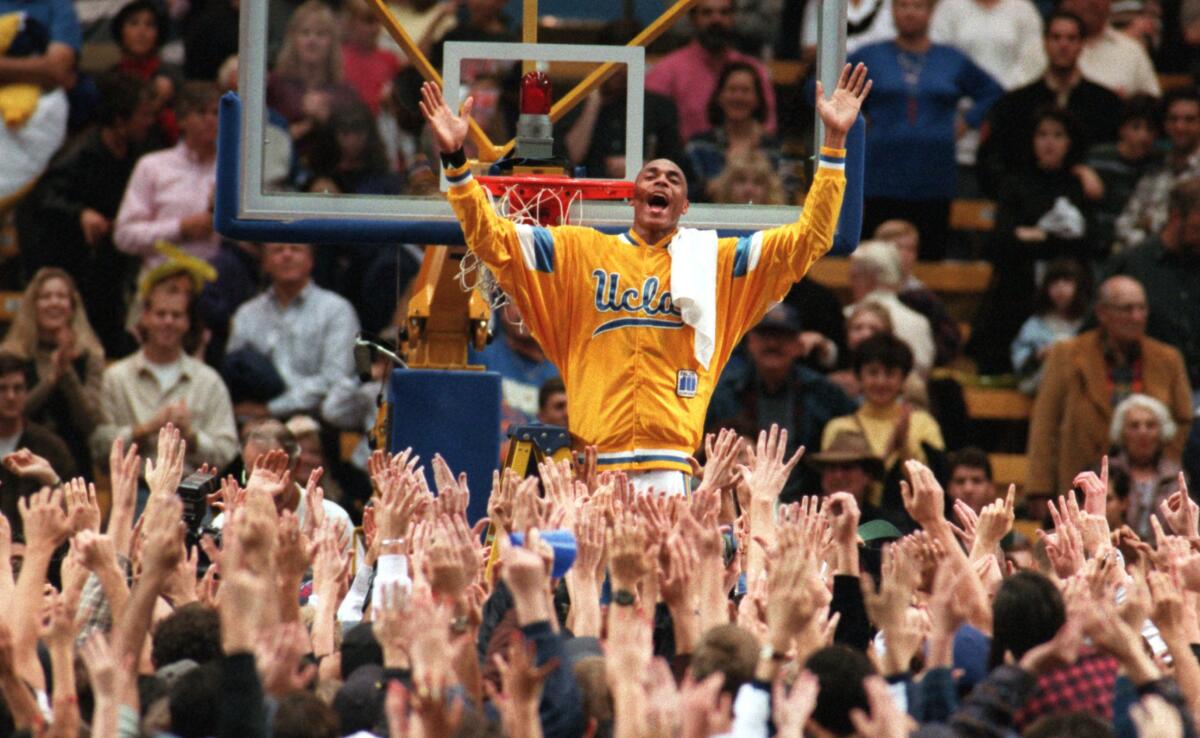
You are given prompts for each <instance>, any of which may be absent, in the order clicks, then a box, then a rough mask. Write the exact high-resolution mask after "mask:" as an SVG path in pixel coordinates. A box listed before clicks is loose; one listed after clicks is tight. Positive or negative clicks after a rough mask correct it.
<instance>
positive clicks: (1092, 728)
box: [1021, 712, 1116, 738]
mask: <svg viewBox="0 0 1200 738" xmlns="http://www.w3.org/2000/svg"><path fill="white" fill-rule="evenodd" d="M1021 735H1022V736H1024V738H1111V737H1112V736H1114V735H1116V734H1115V733H1113V729H1112V725H1111V724H1110V723H1109V722H1108V721H1107V720H1105V719H1104V718H1102V717H1098V716H1096V715H1091V714H1089V713H1086V712H1067V713H1062V714H1060V715H1047V716H1046V717H1044V718H1042V719H1040V720H1038V721H1037V722H1035V723H1034V724H1033V725H1031V726H1029V727H1028V728H1026V729H1025V731H1024V732H1023V733H1022V734H1021Z"/></svg>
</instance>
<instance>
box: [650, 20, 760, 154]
mask: <svg viewBox="0 0 1200 738" xmlns="http://www.w3.org/2000/svg"><path fill="white" fill-rule="evenodd" d="M691 18H692V27H693V28H694V29H695V38H693V39H692V41H691V43H689V44H688V45H687V46H684V47H683V48H682V49H678V50H676V51H673V52H671V53H670V54H667V55H666V56H664V57H663V58H662V60H661V61H659V62H658V63H657V64H655V65H654V66H653V67H652V68H651V69H650V71H649V73H647V74H646V90H647V91H648V92H657V93H658V94H660V95H666V96H667V97H669V98H671V99H672V100H674V101H675V107H676V108H678V109H679V134H680V136H681V137H682V138H683V140H684V141H687V140H689V139H690V138H692V136H695V135H696V134H698V133H702V132H703V131H706V130H708V129H709V128H710V127H711V126H710V124H709V121H708V101H709V98H711V97H712V95H713V92H714V91H715V90H716V88H717V79H718V77H720V75H721V70H722V69H723V68H724V67H725V65H726V64H728V63H729V62H733V61H744V62H747V63H749V64H751V65H752V66H753V67H754V68H755V69H757V70H758V73H759V75H761V76H762V83H763V89H764V90H765V92H766V101H767V120H766V123H765V125H764V128H765V129H766V132H767V133H772V134H773V133H775V89H774V88H773V87H772V86H771V80H770V78H769V77H768V76H767V70H766V67H764V66H763V64H762V62H761V61H759V60H758V59H755V58H754V57H750V56H746V55H745V54H743V53H741V52H739V51H735V50H734V49H733V46H732V44H733V39H734V32H733V0H698V2H697V3H696V4H695V6H693V8H692V15H691Z"/></svg>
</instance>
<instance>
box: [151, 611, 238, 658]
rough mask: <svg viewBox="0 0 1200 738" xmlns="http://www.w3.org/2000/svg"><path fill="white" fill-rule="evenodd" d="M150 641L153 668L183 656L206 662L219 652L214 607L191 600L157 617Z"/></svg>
mask: <svg viewBox="0 0 1200 738" xmlns="http://www.w3.org/2000/svg"><path fill="white" fill-rule="evenodd" d="M150 642H151V648H150V662H151V663H152V664H154V668H155V669H161V668H162V667H164V666H166V665H168V664H173V663H175V662H176V661H181V660H183V659H191V660H192V661H195V662H196V663H197V664H205V663H208V662H209V661H212V660H213V659H215V658H218V657H219V656H220V655H221V620H220V618H219V617H218V616H217V611H216V610H214V609H212V608H211V607H208V606H207V605H202V604H200V603H199V602H193V603H191V604H188V605H184V606H183V607H181V608H179V609H178V610H176V611H174V612H172V613H171V614H170V615H168V616H167V617H165V618H163V619H162V620H160V621H159V622H158V624H157V625H155V626H154V631H153V632H152V633H151V641H150Z"/></svg>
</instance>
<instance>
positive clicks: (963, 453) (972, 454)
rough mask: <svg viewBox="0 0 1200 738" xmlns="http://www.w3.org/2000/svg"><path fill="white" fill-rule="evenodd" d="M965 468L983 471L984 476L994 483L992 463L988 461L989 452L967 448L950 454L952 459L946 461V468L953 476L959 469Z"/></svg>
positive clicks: (973, 447)
mask: <svg viewBox="0 0 1200 738" xmlns="http://www.w3.org/2000/svg"><path fill="white" fill-rule="evenodd" d="M960 466H965V467H967V468H968V469H981V470H982V471H983V476H985V477H987V480H988V481H989V482H990V481H992V462H991V460H990V459H988V455H987V452H986V451H984V450H983V449H981V448H979V447H978V446H967V447H965V448H962V449H959V450H958V451H956V452H954V453H952V454H950V458H949V459H947V461H946V468H947V469H948V470H949V473H950V475H951V476H953V475H954V472H955V470H956V469H958V467H960Z"/></svg>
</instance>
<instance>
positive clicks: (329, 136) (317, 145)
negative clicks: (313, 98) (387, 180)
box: [309, 100, 391, 177]
mask: <svg viewBox="0 0 1200 738" xmlns="http://www.w3.org/2000/svg"><path fill="white" fill-rule="evenodd" d="M342 133H362V134H365V135H366V137H367V141H366V146H365V147H364V148H363V152H362V157H361V159H360V161H359V166H358V167H356V168H355V169H354V171H355V172H357V173H359V174H387V173H388V172H389V171H390V169H391V168H390V167H389V166H388V160H387V150H386V149H384V147H383V139H382V138H381V137H380V136H379V128H378V127H377V126H376V125H375V119H374V118H373V117H372V116H371V111H370V109H369V108H367V106H366V105H364V104H363V103H361V102H359V101H357V100H351V101H347V102H345V103H342V104H340V105H338V106H337V107H335V108H334V109H333V112H332V113H330V114H329V122H328V123H327V124H325V125H323V126H321V127H320V128H318V129H317V131H316V133H315V135H314V137H313V144H312V150H311V151H310V153H309V162H310V163H311V165H312V170H313V173H314V174H316V175H317V176H328V177H332V176H334V175H336V174H337V173H338V171H339V170H340V169H341V167H342V165H343V164H346V163H348V162H345V161H344V155H343V152H342V148H341V146H340V145H339V144H338V134H342Z"/></svg>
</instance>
